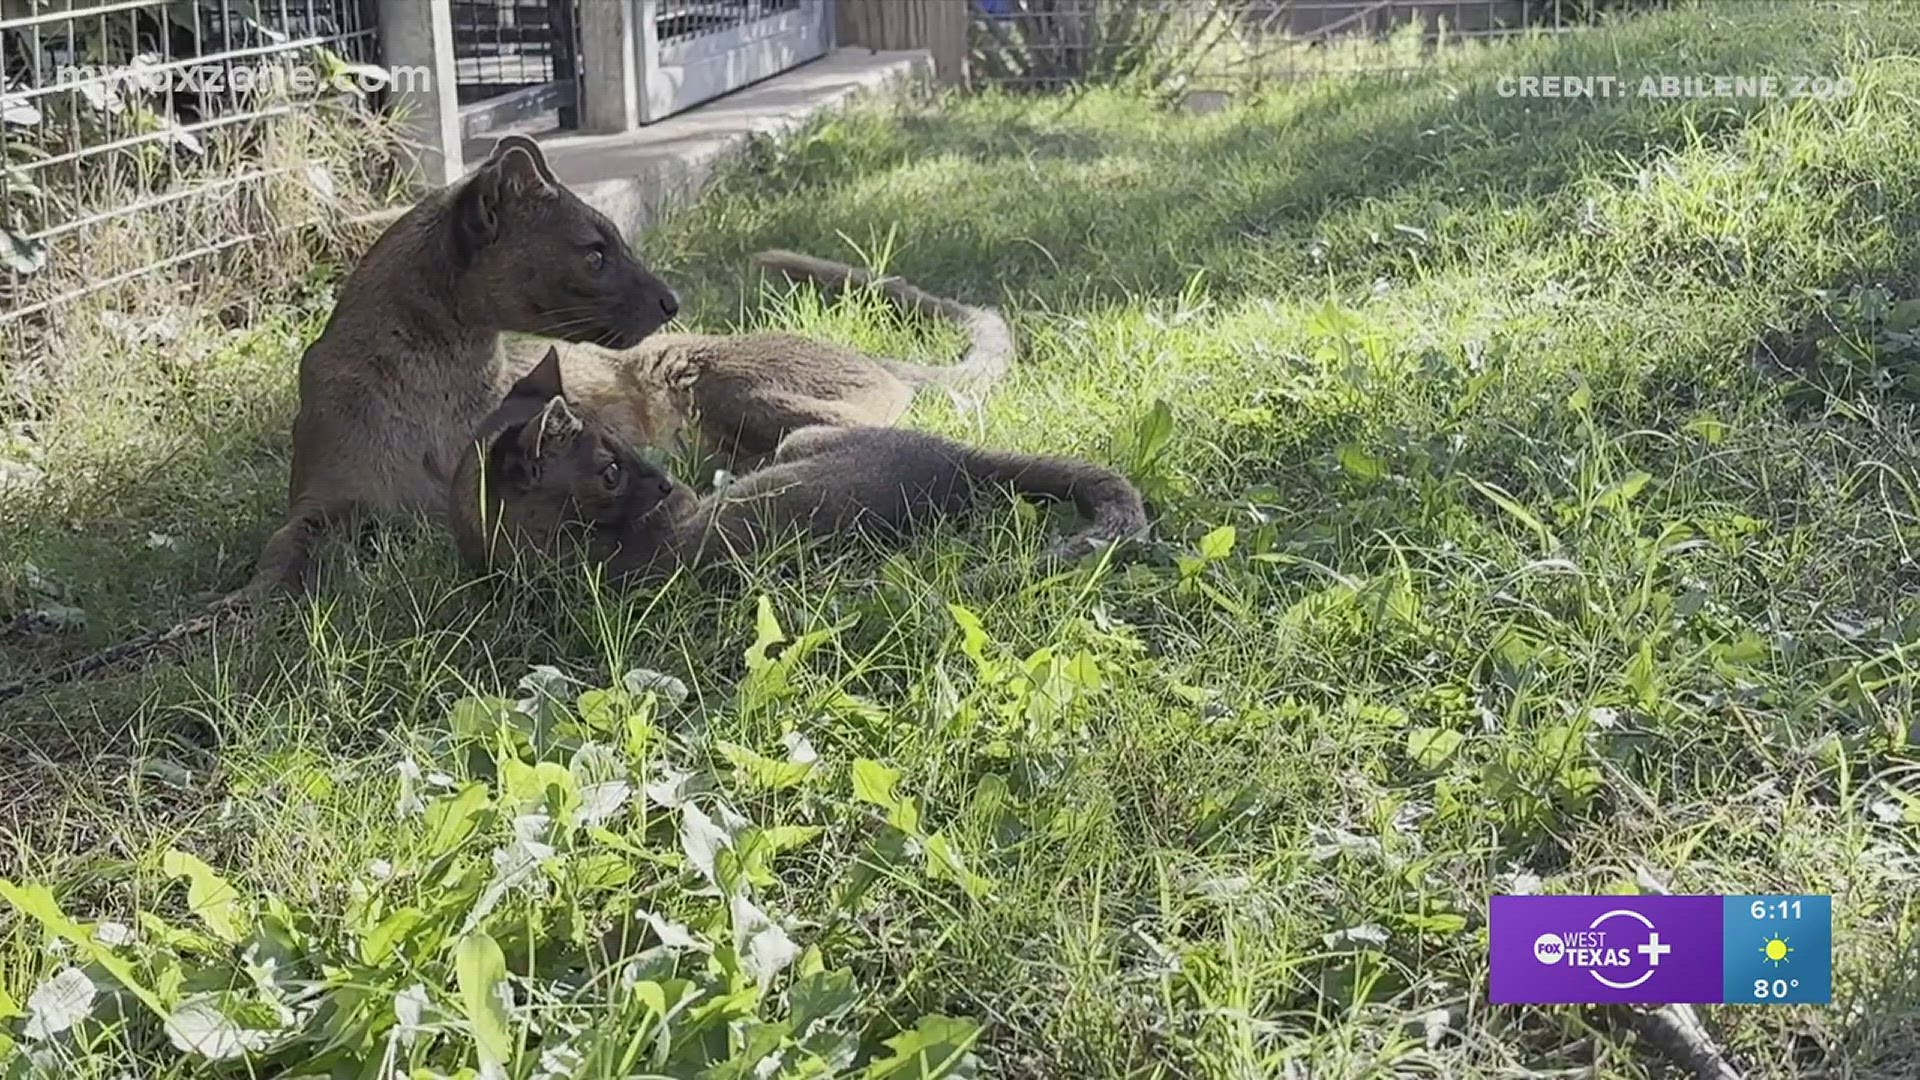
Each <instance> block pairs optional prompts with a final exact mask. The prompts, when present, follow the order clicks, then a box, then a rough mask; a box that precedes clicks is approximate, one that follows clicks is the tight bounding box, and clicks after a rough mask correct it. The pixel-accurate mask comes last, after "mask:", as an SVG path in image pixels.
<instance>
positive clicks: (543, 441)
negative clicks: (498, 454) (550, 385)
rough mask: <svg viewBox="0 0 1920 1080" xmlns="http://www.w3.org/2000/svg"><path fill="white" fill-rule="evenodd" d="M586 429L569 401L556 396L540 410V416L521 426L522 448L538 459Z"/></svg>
mask: <svg viewBox="0 0 1920 1080" xmlns="http://www.w3.org/2000/svg"><path fill="white" fill-rule="evenodd" d="M584 427H585V425H584V424H582V423H581V422H580V414H579V413H576V412H574V411H573V406H571V405H568V404H567V399H566V398H564V397H560V396H559V395H555V396H554V397H552V398H551V399H549V400H548V401H547V404H546V407H545V408H543V409H541V410H540V415H539V416H536V417H534V418H533V419H531V420H529V421H527V422H526V423H525V424H522V425H521V427H520V448H521V449H522V450H524V451H526V453H527V456H528V457H532V458H538V457H540V456H541V455H542V454H545V453H547V452H548V451H550V450H553V449H555V448H557V447H560V446H564V445H566V444H567V443H568V442H571V441H572V440H573V437H574V436H576V435H578V434H580V431H581V429H582V428H584Z"/></svg>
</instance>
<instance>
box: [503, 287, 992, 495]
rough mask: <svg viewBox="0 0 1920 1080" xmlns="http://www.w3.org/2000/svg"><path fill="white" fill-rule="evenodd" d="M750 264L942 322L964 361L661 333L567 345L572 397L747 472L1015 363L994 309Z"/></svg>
mask: <svg viewBox="0 0 1920 1080" xmlns="http://www.w3.org/2000/svg"><path fill="white" fill-rule="evenodd" d="M754 261H755V262H756V263H757V264H758V265H760V266H761V267H763V268H765V269H768V270H773V271H777V272H779V273H782V274H784V275H786V276H787V277H788V278H790V279H793V280H805V281H812V282H815V283H817V284H819V285H823V286H827V287H834V288H849V287H861V286H867V285H871V286H873V287H874V288H877V289H879V290H880V291H881V292H882V293H883V294H884V295H885V296H886V297H887V298H888V299H889V300H891V301H892V302H893V303H895V304H896V305H898V306H900V307H901V308H903V309H905V310H907V311H911V312H915V313H919V314H925V315H932V316H936V317H940V318H945V319H949V320H951V321H953V322H955V323H957V324H958V325H959V326H960V327H961V328H962V329H964V330H965V331H966V332H967V335H968V338H969V347H968V350H967V354H966V356H965V357H963V358H962V359H961V361H960V362H959V363H957V364H952V365H947V366H927V365H921V364H910V363H906V362H904V361H899V360H889V359H882V358H878V357H872V356H868V355H867V354H865V353H862V352H859V351H858V350H855V349H850V348H847V347H845V346H842V345H835V344H832V343H830V342H824V341H816V340H814V339H811V338H806V337H801V336H799V335H796V334H782V333H758V334H731V335H721V334H656V335H654V336H653V337H650V338H648V339H647V340H645V341H643V342H641V343H640V344H639V345H636V346H634V347H633V348H630V349H626V350H623V351H614V350H608V349H603V348H598V347H595V346H592V345H568V346H563V347H562V348H561V351H560V364H561V370H562V371H563V372H564V373H565V377H566V384H567V390H568V397H569V398H570V399H571V400H572V401H573V402H574V403H576V404H577V405H579V406H581V407H582V408H584V409H585V410H587V411H588V412H591V413H593V414H594V415H595V416H597V417H599V419H600V421H601V422H602V423H603V424H605V425H606V426H607V427H608V428H609V429H611V430H612V431H613V432H614V433H616V434H617V435H619V436H621V437H622V438H624V439H626V440H627V441H628V442H630V443H633V444H634V445H637V446H651V447H657V448H660V449H673V448H675V447H676V446H678V445H681V444H683V443H691V444H692V445H694V446H697V447H698V448H699V449H700V450H701V451H702V452H703V453H705V454H706V455H708V456H709V457H711V458H713V459H715V461H716V462H717V463H718V464H720V465H721V466H722V467H724V468H726V469H727V470H728V471H729V472H733V473H744V472H750V471H752V470H753V469H756V468H758V467H760V466H761V465H763V464H765V463H766V462H767V461H768V460H770V459H771V458H772V456H773V452H774V449H775V448H776V447H778V446H779V445H780V440H781V439H782V438H784V437H785V436H786V435H787V434H788V433H789V432H793V431H797V430H799V429H800V428H803V427H808V426H812V425H815V424H831V425H835V426H839V427H889V426H891V425H892V424H894V423H895V422H896V421H898V420H899V419H900V417H901V416H902V415H903V414H904V413H905V412H906V411H907V408H908V406H910V405H911V404H912V403H913V395H914V392H915V391H916V390H918V389H919V388H920V387H922V386H926V385H929V384H943V385H949V386H970V387H975V388H984V387H986V386H989V385H991V384H992V383H994V382H996V381H997V380H999V379H1000V378H1001V377H1002V376H1004V375H1005V374H1006V372H1007V369H1008V367H1009V366H1010V364H1011V361H1012V359H1013V354H1014V345H1013V333H1012V331H1011V330H1009V329H1008V327H1007V324H1006V320H1005V319H1003V318H1002V317H1001V316H1000V314H999V312H997V311H994V310H992V309H990V308H979V307H972V306H969V305H966V304H962V303H959V302H957V301H954V300H948V299H945V298H943V297H938V296H933V295H931V294H929V293H926V292H923V291H921V290H920V289H918V288H916V287H914V286H913V285H911V284H908V283H907V282H904V281H901V280H899V279H898V278H893V277H883V278H873V277H871V276H870V275H868V274H867V273H866V272H865V271H862V270H857V269H855V268H853V267H851V266H846V265H844V264H842V263H837V262H832V261H830V260H827V259H817V258H814V257H812V256H809V255H799V254H795V253H793V252H789V251H767V252H762V253H761V254H759V255H757V256H755V257H754ZM539 348H540V349H541V350H543V351H544V349H545V344H544V343H540V345H539ZM516 351H522V350H519V349H517V350H516ZM536 355H539V354H535V353H530V352H529V353H527V355H525V358H524V361H523V362H522V363H521V364H519V365H517V369H518V370H526V369H528V368H531V367H532V366H533V365H532V360H533V359H534V356H536Z"/></svg>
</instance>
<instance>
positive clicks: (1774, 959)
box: [1760, 937, 1793, 967]
mask: <svg viewBox="0 0 1920 1080" xmlns="http://www.w3.org/2000/svg"><path fill="white" fill-rule="evenodd" d="M1760 951H1761V952H1763V953H1766V954H1767V961H1768V963H1771V964H1772V965H1773V966H1774V967H1779V966H1780V965H1781V964H1784V963H1786V962H1787V955H1788V954H1789V953H1791V952H1793V949H1792V947H1791V946H1789V945H1788V944H1787V939H1786V938H1784V937H1770V938H1768V939H1767V943H1766V944H1765V945H1762V946H1761V947H1760Z"/></svg>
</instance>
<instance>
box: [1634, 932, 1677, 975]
mask: <svg viewBox="0 0 1920 1080" xmlns="http://www.w3.org/2000/svg"><path fill="white" fill-rule="evenodd" d="M1634 951H1635V952H1639V953H1645V954H1646V957H1647V966H1648V967H1659V966H1660V958H1661V957H1662V956H1665V955H1666V954H1668V953H1670V952H1672V951H1673V946H1671V945H1662V944H1661V943H1660V934H1659V933H1658V932H1657V931H1656V932H1654V933H1651V934H1648V935H1647V943H1646V944H1645V945H1640V946H1637V947H1635V949H1634Z"/></svg>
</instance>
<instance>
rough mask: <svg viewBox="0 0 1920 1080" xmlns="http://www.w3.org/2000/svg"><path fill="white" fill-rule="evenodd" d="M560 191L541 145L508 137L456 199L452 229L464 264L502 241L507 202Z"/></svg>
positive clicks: (466, 182) (499, 144)
mask: <svg viewBox="0 0 1920 1080" xmlns="http://www.w3.org/2000/svg"><path fill="white" fill-rule="evenodd" d="M559 190H560V181H559V180H557V179H556V178H555V177H554V175H553V170H552V168H550V167H549V166H548V165H547V158H546V154H545V153H543V152H542V151H541V149H540V144H539V143H536V142H534V141H533V140H532V139H529V138H527V137H526V136H524V135H509V136H507V137H506V138H504V139H501V140H500V141H499V142H498V143H495V144H494V147H493V153H492V154H491V155H489V156H488V158H487V160H486V161H484V162H482V163H481V164H480V168H478V169H476V170H475V171H474V174H473V175H472V176H470V177H468V178H467V180H466V181H465V182H464V183H463V184H462V185H461V186H460V192H459V194H458V195H456V196H455V197H454V201H453V226H454V235H455V240H456V243H457V246H458V251H459V255H460V258H461V260H462V261H463V262H465V261H467V260H470V259H472V257H473V256H474V254H475V253H477V252H478V251H479V250H480V249H481V248H483V247H485V246H487V245H488V244H491V243H493V242H494V241H495V240H498V239H499V238H500V211H501V208H502V207H503V206H505V205H506V204H507V203H508V202H510V201H513V200H519V199H548V198H552V197H553V196H555V195H556V194H558V193H559Z"/></svg>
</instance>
